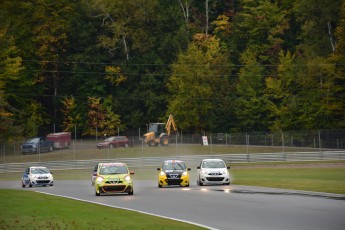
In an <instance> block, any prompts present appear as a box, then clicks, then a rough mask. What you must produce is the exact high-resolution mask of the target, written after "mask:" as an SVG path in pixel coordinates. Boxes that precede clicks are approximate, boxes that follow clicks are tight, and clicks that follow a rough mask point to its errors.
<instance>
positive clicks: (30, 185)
mask: <svg viewBox="0 0 345 230" xmlns="http://www.w3.org/2000/svg"><path fill="white" fill-rule="evenodd" d="M29 187H30V188H32V184H31V181H30V180H29Z"/></svg>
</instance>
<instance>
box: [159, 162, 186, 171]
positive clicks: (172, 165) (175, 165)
mask: <svg viewBox="0 0 345 230" xmlns="http://www.w3.org/2000/svg"><path fill="white" fill-rule="evenodd" d="M162 169H163V170H186V165H185V164H184V163H182V162H165V163H164V164H163V167H162Z"/></svg>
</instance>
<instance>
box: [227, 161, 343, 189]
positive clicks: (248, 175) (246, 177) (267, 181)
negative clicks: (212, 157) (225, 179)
mask: <svg viewBox="0 0 345 230" xmlns="http://www.w3.org/2000/svg"><path fill="white" fill-rule="evenodd" d="M231 172H232V175H233V177H234V180H233V183H235V184H238V185H250V186H262V187H272V188H284V189H296V190H304V191H315V192H327V193H337V194H345V168H344V167H339V168H338V167H332V168H239V169H231Z"/></svg>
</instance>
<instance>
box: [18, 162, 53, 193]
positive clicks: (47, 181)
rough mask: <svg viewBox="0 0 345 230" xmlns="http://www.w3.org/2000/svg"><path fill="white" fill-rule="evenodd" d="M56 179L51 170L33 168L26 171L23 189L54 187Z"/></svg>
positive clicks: (41, 167)
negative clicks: (27, 187)
mask: <svg viewBox="0 0 345 230" xmlns="http://www.w3.org/2000/svg"><path fill="white" fill-rule="evenodd" d="M53 183H54V178H53V175H52V174H51V173H50V171H49V169H48V168H46V167H43V166H32V167H29V168H27V169H26V170H25V172H24V174H23V176H22V187H23V188H25V187H26V186H27V185H28V186H29V187H32V186H38V185H39V186H46V185H50V186H53Z"/></svg>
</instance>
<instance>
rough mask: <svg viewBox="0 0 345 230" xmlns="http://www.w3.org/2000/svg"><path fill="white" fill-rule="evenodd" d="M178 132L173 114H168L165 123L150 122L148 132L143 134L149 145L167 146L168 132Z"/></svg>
mask: <svg viewBox="0 0 345 230" xmlns="http://www.w3.org/2000/svg"><path fill="white" fill-rule="evenodd" d="M172 132H176V133H177V132H178V131H177V127H176V124H175V120H174V118H173V115H171V114H170V116H169V118H168V121H167V123H166V124H165V123H150V124H149V127H148V132H147V133H145V134H144V139H145V143H146V144H148V145H149V146H150V147H154V146H156V147H157V146H158V145H159V144H161V146H168V145H169V141H170V139H169V138H170V134H171V133H172Z"/></svg>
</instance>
